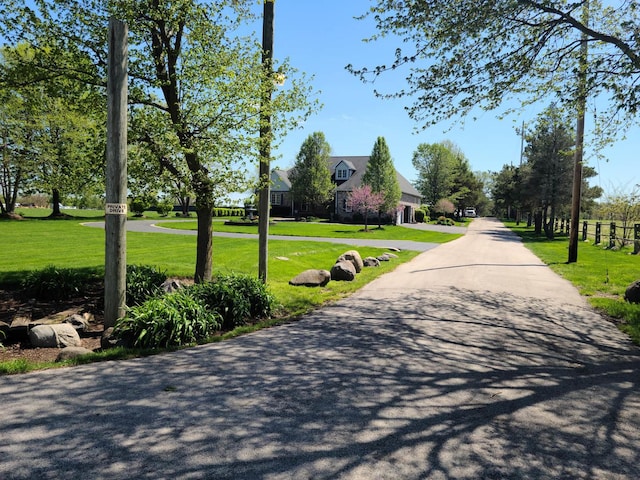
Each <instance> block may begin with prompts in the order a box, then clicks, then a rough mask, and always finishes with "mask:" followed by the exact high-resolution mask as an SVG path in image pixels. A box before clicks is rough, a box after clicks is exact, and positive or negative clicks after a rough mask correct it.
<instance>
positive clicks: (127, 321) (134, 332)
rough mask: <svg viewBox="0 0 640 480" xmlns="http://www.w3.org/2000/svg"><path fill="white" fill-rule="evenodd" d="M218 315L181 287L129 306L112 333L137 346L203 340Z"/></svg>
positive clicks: (216, 324)
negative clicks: (161, 295) (175, 290)
mask: <svg viewBox="0 0 640 480" xmlns="http://www.w3.org/2000/svg"><path fill="white" fill-rule="evenodd" d="M220 323H221V319H220V315H218V314H217V313H215V312H213V311H211V310H208V309H207V308H206V306H205V305H203V304H202V303H200V302H199V301H198V300H197V299H196V298H194V297H193V296H191V295H190V294H189V293H188V292H186V291H185V290H179V291H177V292H174V293H169V294H167V295H164V296H163V297H161V298H160V297H157V298H151V299H149V300H147V301H146V302H144V303H143V304H142V305H137V306H135V307H132V308H129V309H128V311H127V314H126V315H125V316H124V317H123V318H121V319H119V320H118V321H117V322H116V324H115V326H114V329H113V335H114V336H115V337H118V338H122V339H124V340H126V341H130V342H131V344H132V345H133V346H134V347H138V348H167V347H174V346H181V345H188V344H192V343H196V342H198V341H201V340H204V339H205V338H207V337H208V336H210V335H211V334H213V333H214V332H215V331H216V330H218V329H219V328H220Z"/></svg>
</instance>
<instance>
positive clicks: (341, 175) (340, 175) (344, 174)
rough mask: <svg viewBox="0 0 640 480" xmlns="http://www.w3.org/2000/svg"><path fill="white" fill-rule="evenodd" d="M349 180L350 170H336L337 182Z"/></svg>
mask: <svg viewBox="0 0 640 480" xmlns="http://www.w3.org/2000/svg"><path fill="white" fill-rule="evenodd" d="M347 178H349V170H347V169H343V168H341V169H339V170H336V180H346V179H347Z"/></svg>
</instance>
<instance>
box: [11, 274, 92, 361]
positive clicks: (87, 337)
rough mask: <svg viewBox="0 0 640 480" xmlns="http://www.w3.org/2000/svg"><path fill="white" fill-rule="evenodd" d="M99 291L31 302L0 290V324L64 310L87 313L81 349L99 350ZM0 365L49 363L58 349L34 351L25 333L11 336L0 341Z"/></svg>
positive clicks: (56, 354) (81, 336) (36, 317)
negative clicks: (74, 296)
mask: <svg viewBox="0 0 640 480" xmlns="http://www.w3.org/2000/svg"><path fill="white" fill-rule="evenodd" d="M103 296H104V293H103V290H102V288H100V287H99V286H96V287H95V288H91V289H90V290H89V292H88V293H87V294H85V295H84V296H81V297H76V298H72V299H70V300H67V301H48V302H45V301H35V300H33V299H28V298H21V296H20V295H19V292H18V291H12V290H0V321H2V322H5V323H8V324H11V322H12V321H13V319H14V318H15V317H16V316H29V317H31V319H32V320H37V319H40V318H44V317H47V316H49V315H53V314H56V313H59V312H64V311H67V310H77V312H78V313H80V314H82V313H85V312H88V313H90V314H91V321H90V324H89V327H88V328H87V329H86V331H85V332H82V333H80V338H81V339H82V346H83V347H85V348H87V349H89V350H97V349H99V348H100V337H101V336H102V332H103V331H104V322H103V316H102V303H103ZM0 345H2V346H1V347H0V362H5V361H9V360H19V359H25V360H28V361H31V362H53V361H55V360H56V358H57V356H58V354H59V353H60V349H59V348H34V347H32V345H31V343H30V342H29V337H28V335H27V334H26V331H22V332H19V333H12V334H11V335H10V336H9V337H8V338H5V339H2V338H0Z"/></svg>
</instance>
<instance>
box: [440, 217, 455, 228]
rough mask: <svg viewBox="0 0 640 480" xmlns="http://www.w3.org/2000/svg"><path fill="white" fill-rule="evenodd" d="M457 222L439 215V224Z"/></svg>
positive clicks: (453, 223)
mask: <svg viewBox="0 0 640 480" xmlns="http://www.w3.org/2000/svg"><path fill="white" fill-rule="evenodd" d="M455 224H456V223H455V222H454V221H453V220H451V219H450V218H447V217H444V216H440V217H438V225H450V226H451V225H455Z"/></svg>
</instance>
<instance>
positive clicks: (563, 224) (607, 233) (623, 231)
mask: <svg viewBox="0 0 640 480" xmlns="http://www.w3.org/2000/svg"><path fill="white" fill-rule="evenodd" d="M570 224H571V222H570V220H569V219H564V218H556V220H555V223H554V231H555V232H562V233H566V234H568V233H569V230H570V228H569V227H570ZM590 238H593V244H594V245H600V244H602V243H603V242H605V241H606V242H608V246H609V248H613V247H615V246H616V244H617V245H621V246H622V245H630V244H631V243H632V242H633V253H634V254H638V253H640V223H634V224H633V225H618V224H616V222H609V223H607V222H595V223H589V222H588V221H584V222H582V241H583V242H586V241H587V240H589V239H590Z"/></svg>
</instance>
